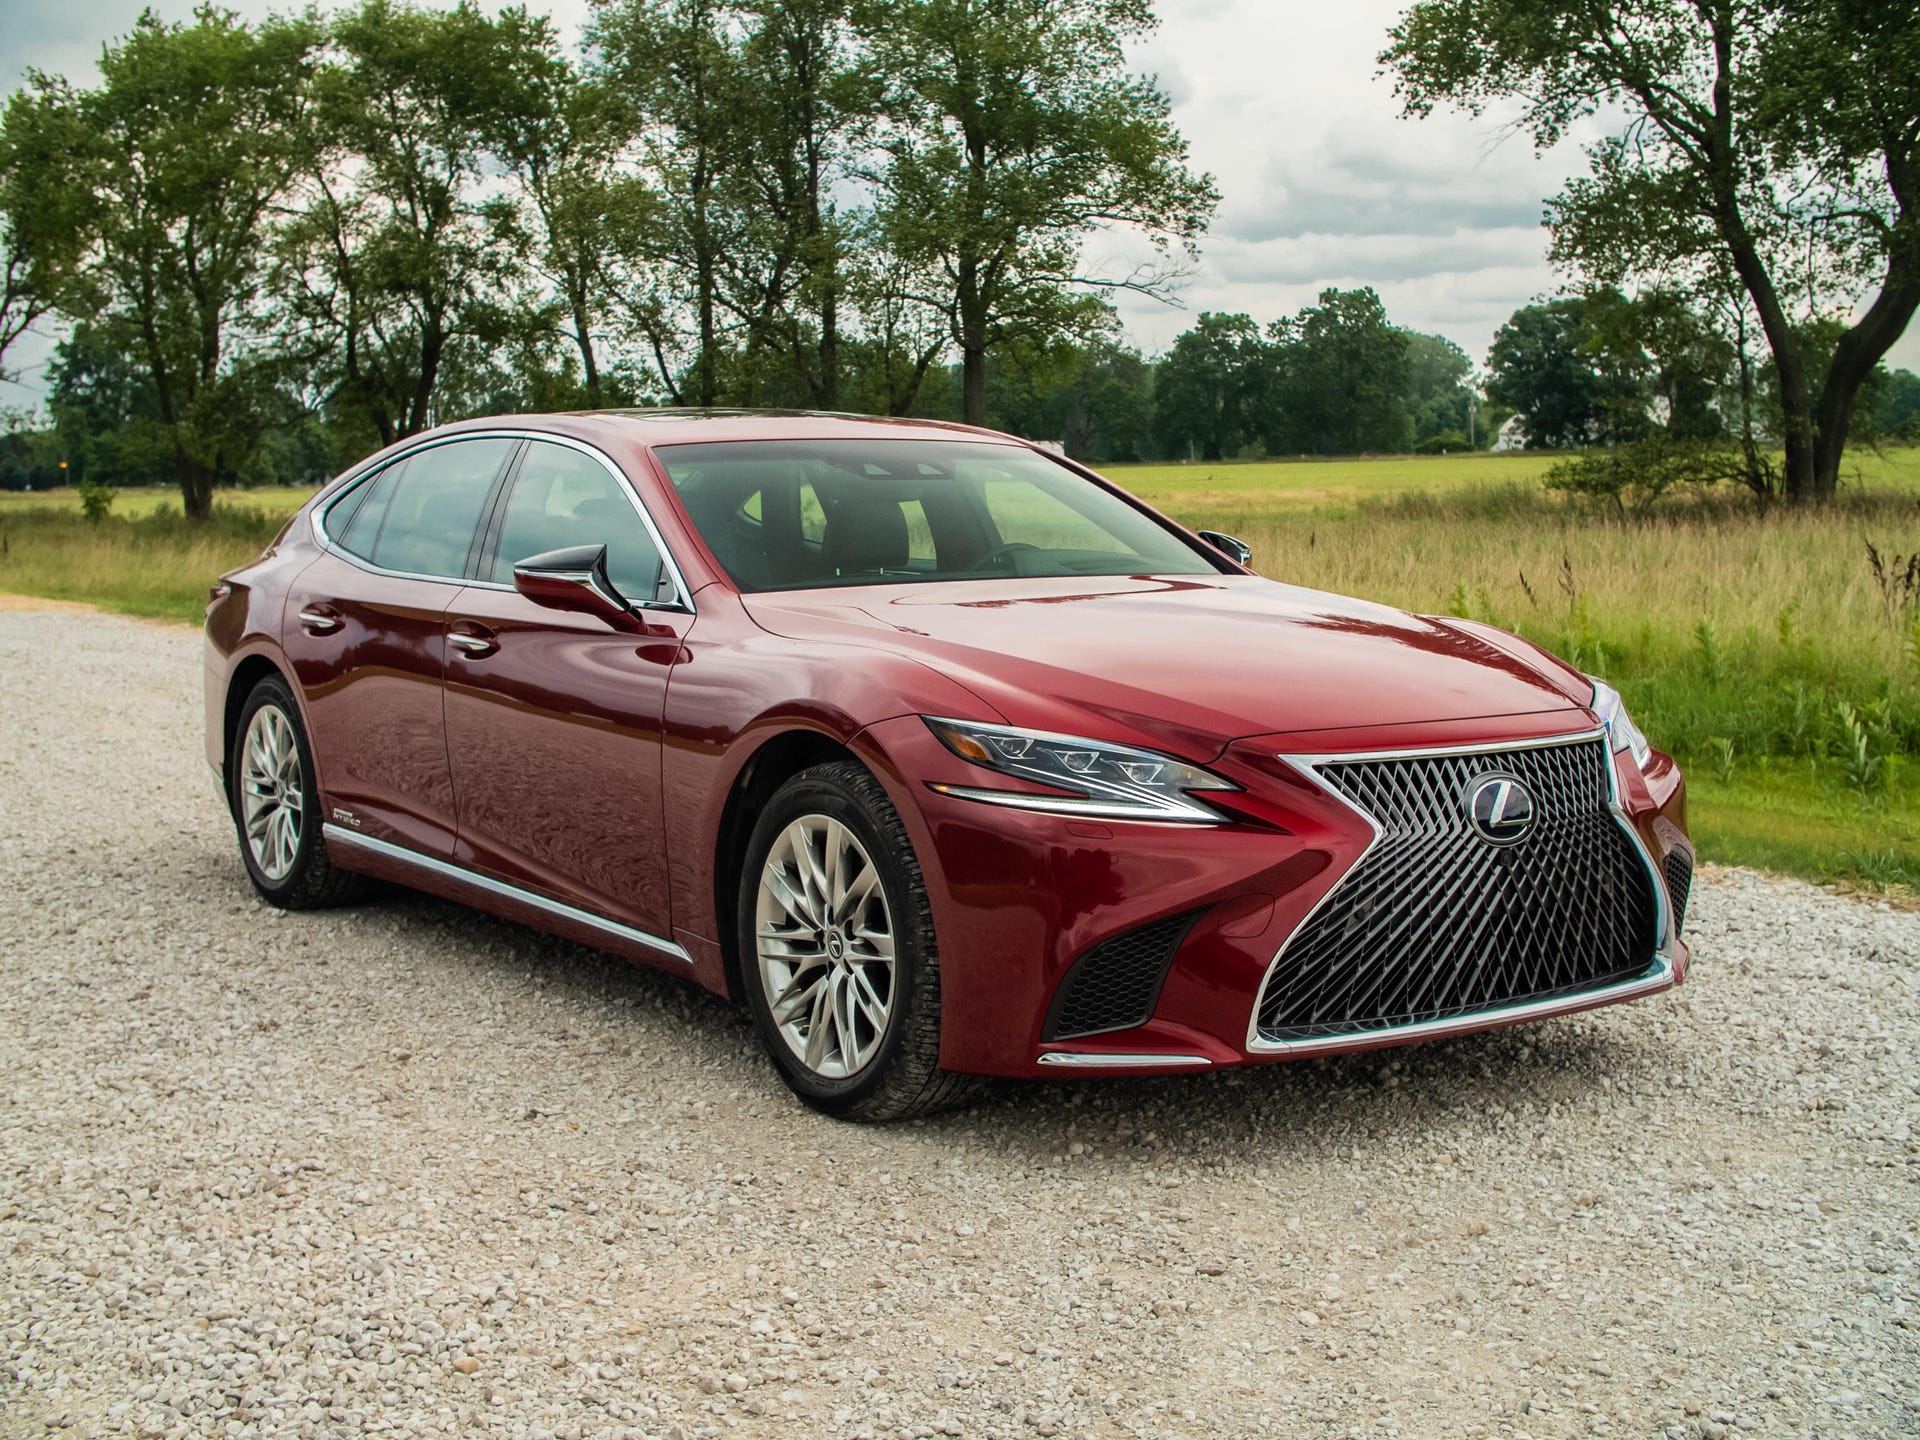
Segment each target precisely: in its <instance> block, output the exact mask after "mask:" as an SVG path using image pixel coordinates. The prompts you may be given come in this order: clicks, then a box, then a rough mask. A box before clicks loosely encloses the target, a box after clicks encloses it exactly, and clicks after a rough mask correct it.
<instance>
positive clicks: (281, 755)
mask: <svg viewBox="0 0 1920 1440" xmlns="http://www.w3.org/2000/svg"><path fill="white" fill-rule="evenodd" d="M240 757H241V758H240V818H241V824H242V828H243V829H244V831H245V834H246V837H247V850H248V852H249V853H250V854H251V855H252V856H253V863H254V864H255V865H257V866H259V867H260V873H261V874H262V875H264V876H266V877H267V879H268V880H271V881H275V882H278V881H281V880H284V879H286V878H287V875H288V873H289V872H290V871H291V870H292V869H293V861H294V857H295V856H296V855H298V854H299V851H300V831H301V824H302V820H303V818H304V816H305V813H306V798H305V797H306V787H305V781H304V777H302V775H301V774H300V747H299V746H297V745H295V744H294V743H293V726H292V725H291V724H289V723H288V721H287V717H286V713H285V712H284V711H282V710H281V709H280V707H279V706H278V705H262V706H261V707H260V708H259V709H258V710H256V711H254V712H253V719H252V721H250V722H249V723H248V725H247V734H246V738H245V739H243V740H242V741H241V742H240Z"/></svg>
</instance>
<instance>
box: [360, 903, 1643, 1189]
mask: <svg viewBox="0 0 1920 1440" xmlns="http://www.w3.org/2000/svg"><path fill="white" fill-rule="evenodd" d="M341 913H342V914H343V915H345V916H349V917H350V916H354V915H356V914H358V915H364V916H365V917H366V918H367V919H368V920H369V921H375V920H377V921H379V922H382V928H383V929H385V928H386V927H387V926H394V927H397V929H398V931H399V936H398V938H399V940H400V943H402V944H403V945H405V944H408V943H409V941H410V939H411V941H413V942H415V943H418V944H419V945H421V946H422V947H431V948H435V949H438V950H439V951H440V952H441V953H443V954H445V955H447V957H448V958H449V959H450V960H451V961H452V962H453V964H454V965H455V966H456V967H458V968H460V969H465V970H468V971H469V973H470V974H471V976H472V979H473V980H474V981H476V982H477V981H479V980H481V979H482V978H484V977H485V976H487V975H489V974H490V975H491V977H492V979H493V980H494V981H496V982H499V981H503V980H505V981H510V982H513V983H516V984H525V983H531V984H532V985H534V986H535V987H537V988H538V989H539V990H540V992H541V993H542V994H543V996H544V997H545V998H546V1000H547V1001H548V1002H549V1003H553V1002H559V1003H565V1004H567V1005H568V1006H569V1007H574V1008H576V1009H579V1008H584V1009H585V1010H586V1012H587V1013H588V1014H592V1013H593V1012H595V1011H597V1010H599V1009H600V1008H601V1007H606V1008H607V1009H608V1010H610V1011H626V1012H630V1014H631V1018H633V1019H635V1020H637V1021H638V1022H639V1023H640V1024H642V1025H644V1026H645V1027H646V1029H647V1030H648V1031H649V1032H650V1033H648V1034H646V1035H644V1036H642V1037H639V1038H640V1039H641V1040H644V1043H645V1044H646V1045H648V1046H649V1047H651V1048H656V1049H657V1048H663V1047H676V1046H679V1047H684V1048H685V1050H686V1052H687V1058H688V1061H689V1064H690V1065H691V1064H692V1063H694V1062H698V1063H699V1064H700V1065H701V1066H702V1067H703V1069H702V1073H703V1074H707V1075H711V1074H712V1068H711V1067H713V1066H715V1065H718V1066H719V1068H720V1070H721V1071H722V1072H723V1073H726V1072H732V1073H730V1074H729V1075H728V1081H730V1082H731V1083H727V1082H722V1085H721V1088H723V1089H729V1090H732V1089H737V1090H739V1091H741V1092H743V1093H744V1094H745V1095H746V1096H747V1097H748V1098H749V1101H750V1103H753V1104H755V1105H757V1106H759V1107H760V1108H762V1109H763V1111H765V1112H767V1113H770V1114H772V1113H778V1112H779V1111H781V1110H782V1109H790V1110H791V1111H792V1112H794V1114H795V1115H796V1116H797V1117H802V1118H803V1122H804V1123H810V1124H814V1125H818V1126H819V1127H820V1128H821V1131H822V1138H823V1139H825V1138H827V1137H828V1136H830V1135H831V1134H832V1133H833V1132H834V1131H835V1130H836V1129H837V1128H838V1125H839V1122H836V1121H833V1120H829V1119H826V1118H824V1117H814V1116H808V1115H807V1114H806V1112H805V1111H804V1109H803V1108H802V1107H801V1106H800V1105H799V1103H798V1102H797V1101H795V1100H794V1099H793V1098H792V1097H791V1096H790V1095H789V1094H788V1093H787V1091H786V1090H785V1088H784V1087H783V1086H782V1085H781V1084H780V1082H779V1081H778V1079H777V1078H776V1077H775V1075H774V1073H773V1070H772V1067H771V1066H770V1065H769V1064H768V1063H767V1062H766V1060H765V1058H764V1056H763V1055H762V1054H761V1053H760V1050H759V1042H758V1037H757V1035H756V1034H755V1032H754V1028H753V1025H752V1022H751V1020H750V1019H749V1017H748V1016H747V1014H746V1012H745V1010H744V1009H743V1008H742V1007H740V1006H738V1005H736V1004H734V1003H733V1002H730V1001H727V1000H724V999H722V998H720V997H719V996H716V995H713V994H711V993H710V992H708V991H706V990H704V989H703V988H701V987H700V986H698V985H695V984H693V983H692V982H691V981H689V980H687V979H685V978H684V977H682V976H677V975H673V974H670V973H668V972H665V971H658V970H653V969H649V968H647V967H645V966H641V965H635V964H631V963H629V962H627V961H625V960H622V959H620V958H618V957H616V956H612V955H608V954H605V953H603V952H599V951H595V950H593V949H591V948H589V947H586V946H582V945H577V944H574V943H572V942H570V941H566V940H561V939H558V938H556V937H553V936H549V935H546V934H543V933H541V932H539V931H535V930H531V929H528V928H526V927H523V926H519V925H516V924H513V923H511V922H508V921H504V920H499V919H496V918H494V917H491V916H487V915H484V914H482V913H480V912H478V911H475V910H472V909H469V908H467V907H464V906H461V905H457V904H453V903H450V902H445V901H441V900H437V899H434V898H431V897H428V896H423V895H419V894H416V893H414V892H411V891H406V890H403V889H400V888H398V887H383V888H382V889H381V890H380V891H378V892H377V893H376V894H375V895H374V896H372V897H370V898H369V900H368V901H367V902H366V903H365V904H364V905H363V906H361V907H359V908H358V910H355V911H346V912H341ZM349 923H352V922H351V921H350V922H349ZM432 983H441V982H440V981H439V980H438V979H437V978H436V979H435V980H434V981H433V982H432ZM1654 1003H1658V1002H1657V1001H1656V1002H1654ZM1625 1013H1628V1012H1623V1011H1610V1012H1609V1011H1603V1012H1598V1013H1596V1014H1589V1015H1579V1016H1572V1017H1568V1018H1565V1019H1560V1020H1548V1021H1542V1022H1537V1023H1535V1024H1532V1025H1526V1026H1519V1027H1514V1028H1510V1029H1505V1030H1497V1031H1490V1032H1485V1033H1482V1034H1479V1035H1469V1036H1463V1037H1457V1038H1454V1039H1451V1040H1444V1041H1436V1042H1430V1043H1428V1044H1424V1045H1415V1046H1403V1047H1397V1048H1394V1049H1387V1050H1376V1051H1371V1052H1367V1053H1364V1054H1359V1055H1349V1056H1335V1057H1327V1058H1319V1059H1311V1060H1301V1061H1293V1062H1285V1063H1279V1064H1270V1065H1260V1066H1251V1067H1247V1068H1244V1069H1233V1070H1220V1071H1215V1072H1212V1073H1209V1074H1202V1075H1183V1076H1179V1077H1175V1078H1170V1079H1163V1080H1138V1079H1118V1078H1116V1079H1107V1080H1091V1079H1085V1080H1081V1079H1077V1080H1070V1081H1064V1080H1063V1081H1053V1080H1045V1081H1039V1080H1036V1081H995V1082H991V1083H989V1084H988V1085H986V1086H985V1087H984V1088H983V1091H982V1093H981V1094H980V1095H979V1096H978V1097H977V1098H976V1099H975V1100H974V1101H973V1102H972V1103H971V1104H970V1105H968V1106H966V1107H964V1108H961V1109H959V1110H955V1111H952V1112H949V1113H946V1114H942V1115H936V1116H932V1117H928V1118H926V1119H923V1120H919V1121H913V1122H909V1123H907V1124H904V1125H899V1126H893V1127H889V1128H888V1129H887V1130H886V1131H884V1132H882V1133H884V1134H886V1135H887V1136H889V1137H891V1138H892V1140H893V1141H895V1142H898V1143H904V1144H906V1145H908V1146H909V1147H917V1146H920V1145H925V1146H928V1147H930V1148H933V1149H937V1150H941V1151H951V1150H953V1149H955V1148H957V1147H969V1146H973V1145H979V1146H985V1147H990V1148H992V1149H994V1150H996V1151H998V1152H1000V1153H1001V1154H1002V1155H1005V1156H1007V1157H1008V1158H1012V1159H1014V1160H1016V1161H1019V1162H1021V1163H1025V1164H1041V1165H1045V1164H1052V1163H1056V1161H1057V1160H1058V1159H1059V1158H1060V1157H1063V1156H1068V1155H1074V1154H1088V1155H1094V1156H1097V1157H1098V1158H1100V1159H1103V1160H1105V1161H1107V1162H1109V1163H1113V1162H1120V1163H1123V1164H1124V1163H1125V1162H1126V1161H1127V1160H1129V1159H1132V1160H1135V1161H1137V1162H1138V1163H1139V1164H1141V1165H1155V1164H1164V1163H1166V1162H1167V1161H1169V1160H1179V1159H1183V1158H1184V1159H1188V1160H1192V1159H1198V1158H1204V1159H1205V1160H1207V1161H1209V1162H1216V1161H1228V1160H1232V1161H1239V1162H1245V1163H1251V1164H1256V1165H1257V1164H1270V1163H1281V1162H1286V1161H1290V1160H1310V1159H1314V1158H1316V1157H1319V1158H1324V1157H1325V1156H1327V1155H1329V1154H1331V1153H1334V1152H1348V1151H1351V1150H1352V1149H1353V1148H1354V1147H1357V1146H1366V1145H1368V1144H1370V1143H1374V1142H1380V1141H1391V1140H1394V1139H1396V1138H1399V1139H1408V1138H1412V1137H1418V1139H1419V1140H1420V1143H1421V1144H1422V1145H1424V1146H1427V1147H1428V1148H1432V1149H1438V1150H1444V1149H1445V1148H1446V1146H1447V1144H1448V1143H1449V1137H1460V1138H1464V1137H1466V1136H1468V1135H1472V1134H1478V1135H1484V1134H1486V1133H1488V1132H1489V1131H1490V1130H1493V1129H1506V1128H1511V1127H1513V1126H1516V1125H1519V1126H1528V1127H1530V1130H1531V1131H1536V1132H1537V1131H1538V1129H1539V1128H1540V1125H1541V1122H1543V1121H1544V1120H1545V1119H1546V1118H1547V1117H1548V1116H1549V1113H1550V1111H1551V1110H1552V1108H1553V1107H1555V1106H1565V1105H1568V1104H1572V1103H1576V1102H1578V1101H1580V1100H1581V1099H1583V1098H1591V1097H1592V1096H1594V1095H1597V1094H1600V1093H1604V1092H1605V1091H1606V1090H1607V1089H1608V1088H1609V1087H1610V1084H1611V1083H1612V1082H1613V1081H1615V1080H1617V1081H1618V1082H1619V1083H1620V1084H1621V1085H1623V1086H1625V1087H1626V1088H1630V1089H1640V1088H1642V1087H1643V1085H1644V1084H1646V1083H1647V1082H1648V1080H1649V1074H1650V1072H1654V1071H1659V1072H1661V1075H1660V1079H1662V1080H1664V1072H1665V1070H1666V1069H1668V1068H1670V1067H1669V1065H1668V1064H1667V1062H1665V1061H1663V1060H1662V1058H1661V1052H1660V1051H1659V1050H1658V1049H1657V1048H1656V1047H1655V1045H1654V1044H1653V1041H1652V1040H1651V1038H1650V1037H1646V1036H1644V1035H1642V1034H1640V1033H1637V1032H1636V1031H1635V1030H1634V1028H1633V1027H1632V1026H1631V1025H1630V1024H1622V1023H1620V1019H1619V1017H1620V1016H1621V1015H1622V1014H1625ZM1075 1145H1078V1146H1080V1150H1079V1151H1078V1152H1075V1151H1074V1146H1075Z"/></svg>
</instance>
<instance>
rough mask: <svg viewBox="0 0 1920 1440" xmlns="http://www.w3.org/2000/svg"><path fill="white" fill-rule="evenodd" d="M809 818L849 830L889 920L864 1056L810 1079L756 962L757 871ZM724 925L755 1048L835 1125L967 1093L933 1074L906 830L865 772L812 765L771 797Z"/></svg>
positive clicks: (934, 994) (842, 764)
mask: <svg viewBox="0 0 1920 1440" xmlns="http://www.w3.org/2000/svg"><path fill="white" fill-rule="evenodd" d="M810 816H821V817H825V818H827V819H830V820H837V821H839V822H840V823H841V824H842V825H845V826H846V827H847V828H848V829H849V830H850V831H852V832H853V835H854V836H855V838H857V839H858V840H859V842H860V844H861V846H862V847H863V848H864V849H865V851H866V853H867V855H868V857H870V859H871V861H872V864H873V868H874V870H875V871H876V872H877V873H878V876H879V882H880V888H881V890H882V891H883V892H884V895H885V899H886V907H887V913H888V916H889V918H890V920H891V923H892V931H893V942H894V963H893V971H892V975H893V982H892V983H893V989H892V994H891V1005H890V1013H889V1017H888V1024H887V1027H886V1030H885V1031H884V1032H883V1033H882V1034H881V1036H880V1038H879V1043H878V1046H877V1048H876V1049H875V1050H874V1051H873V1053H872V1055H871V1058H869V1059H867V1060H866V1061H865V1062H864V1063H863V1064H862V1065H861V1066H860V1067H859V1068H858V1069H856V1070H855V1071H853V1073H851V1074H849V1075H846V1076H844V1077H831V1076H826V1075H822V1074H820V1073H817V1072H816V1071H815V1070H813V1069H810V1068H809V1067H808V1066H807V1064H806V1063H805V1060H804V1058H803V1057H801V1056H797V1055H795V1054H794V1053H793V1051H792V1049H791V1048H790V1047H789V1045H788V1042H787V1041H786V1039H784V1038H783V1036H782V1034H781V1031H780V1027H779V1025H778V1024H777V1023H776V1022H775V1020H774V1016H773V1007H772V997H769V996H768V994H767V985H766V981H765V979H764V978H763V975H762V971H761V966H760V963H759V952H758V945H757V930H758V926H757V921H756V914H757V907H758V904H759V894H760V882H761V876H762V873H763V871H764V869H765V867H766V864H767V860H768V857H769V855H771V854H772V852H773V848H774V845H775V843H776V842H777V841H778V840H779V839H780V837H781V835H782V833H783V832H784V831H785V830H786V829H787V827H788V826H789V825H792V824H793V823H794V822H795V821H796V820H801V819H805V818H807V817H810ZM734 918H735V929H734V933H735V937H736V941H737V944H738V947H739V948H738V951H737V953H738V955H739V957H740V974H741V980H742V986H741V988H742V989H743V990H745V991H746V996H747V1004H748V1007H749V1008H750V1009H751V1010H752V1011H753V1018H754V1023H755V1024H756V1025H757V1026H758V1027H759V1031H760V1039H761V1042H762V1044H764V1045H765V1047H766V1051H767V1054H768V1056H769V1058H771V1059H772V1061H773V1064H774V1068H775V1069H776V1070H778V1071H779V1072H780V1077H781V1079H783V1080H785V1081H786V1082H787V1085H788V1086H789V1087H790V1088H791V1089H792V1090H793V1092H794V1093H795V1094H796V1095H798V1096H799V1097H800V1098H801V1099H802V1100H804V1101H805V1102H806V1103H807V1104H808V1105H811V1106H812V1107H813V1108H814V1109H816V1110H819V1111H821V1112H822V1113H823V1114H827V1115H832V1116H834V1117H835V1118H837V1119H841V1120H859V1121H867V1122H880V1121H888V1120H904V1119H908V1118H911V1117H912V1116H916V1115H928V1114H931V1113H933V1112H934V1111H936V1110H944V1109H946V1108H948V1107H949V1106H953V1105H957V1104H959V1103H961V1102H963V1101H964V1100H966V1099H967V1098H968V1097H969V1096H971V1095H972V1094H973V1093H975V1091H976V1090H977V1088H978V1086H979V1081H978V1080H977V1079H976V1078H975V1077H973V1076H970V1075H956V1074H953V1073H951V1072H949V1071H945V1070H942V1069H941V1068H940V957H939V949H938V946H937V945H936V944H935V941H934V933H933V910H932V907H931V906H930V905H929V904H928V902H927V888H926V884H925V882H924V881H923V880H922V878H921V874H920V866H919V863H918V862H917V861H916V860H915V858H914V854H913V842H912V840H911V839H910V838H909V837H908V835H907V829H906V826H905V825H903V824H901V822H900V816H899V813H898V812H897V811H895V809H894V808H893V802H892V801H891V800H889V799H888V798H887V792H886V791H885V790H884V789H883V788H881V785H880V783H879V781H877V780H875V779H874V778H873V776H872V775H871V774H870V773H869V772H868V771H867V770H866V769H865V767H863V766H861V765H859V764H857V763H855V762H853V761H850V760H849V761H836V762H834V763H832V764H828V765H818V766H815V767H814V768H813V769H811V770H806V771H803V772H802V773H800V774H799V775H796V776H794V777H793V778H792V779H791V780H789V781H787V783H786V784H785V785H783V786H781V788H780V789H779V790H778V791H777V792H775V794H774V796H773V798H772V800H770V801H769V802H768V803H767V806H766V808H765V809H764V810H763V811H761V813H760V818H759V820H758V822H757V823H756V824H755V825H754V827H753V834H752V836H751V838H750V839H749V840H748V842H747V852H746V862H745V864H744V866H743V867H742V870H741V874H740V878H739V893H738V900H737V904H736V907H735V917H734Z"/></svg>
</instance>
